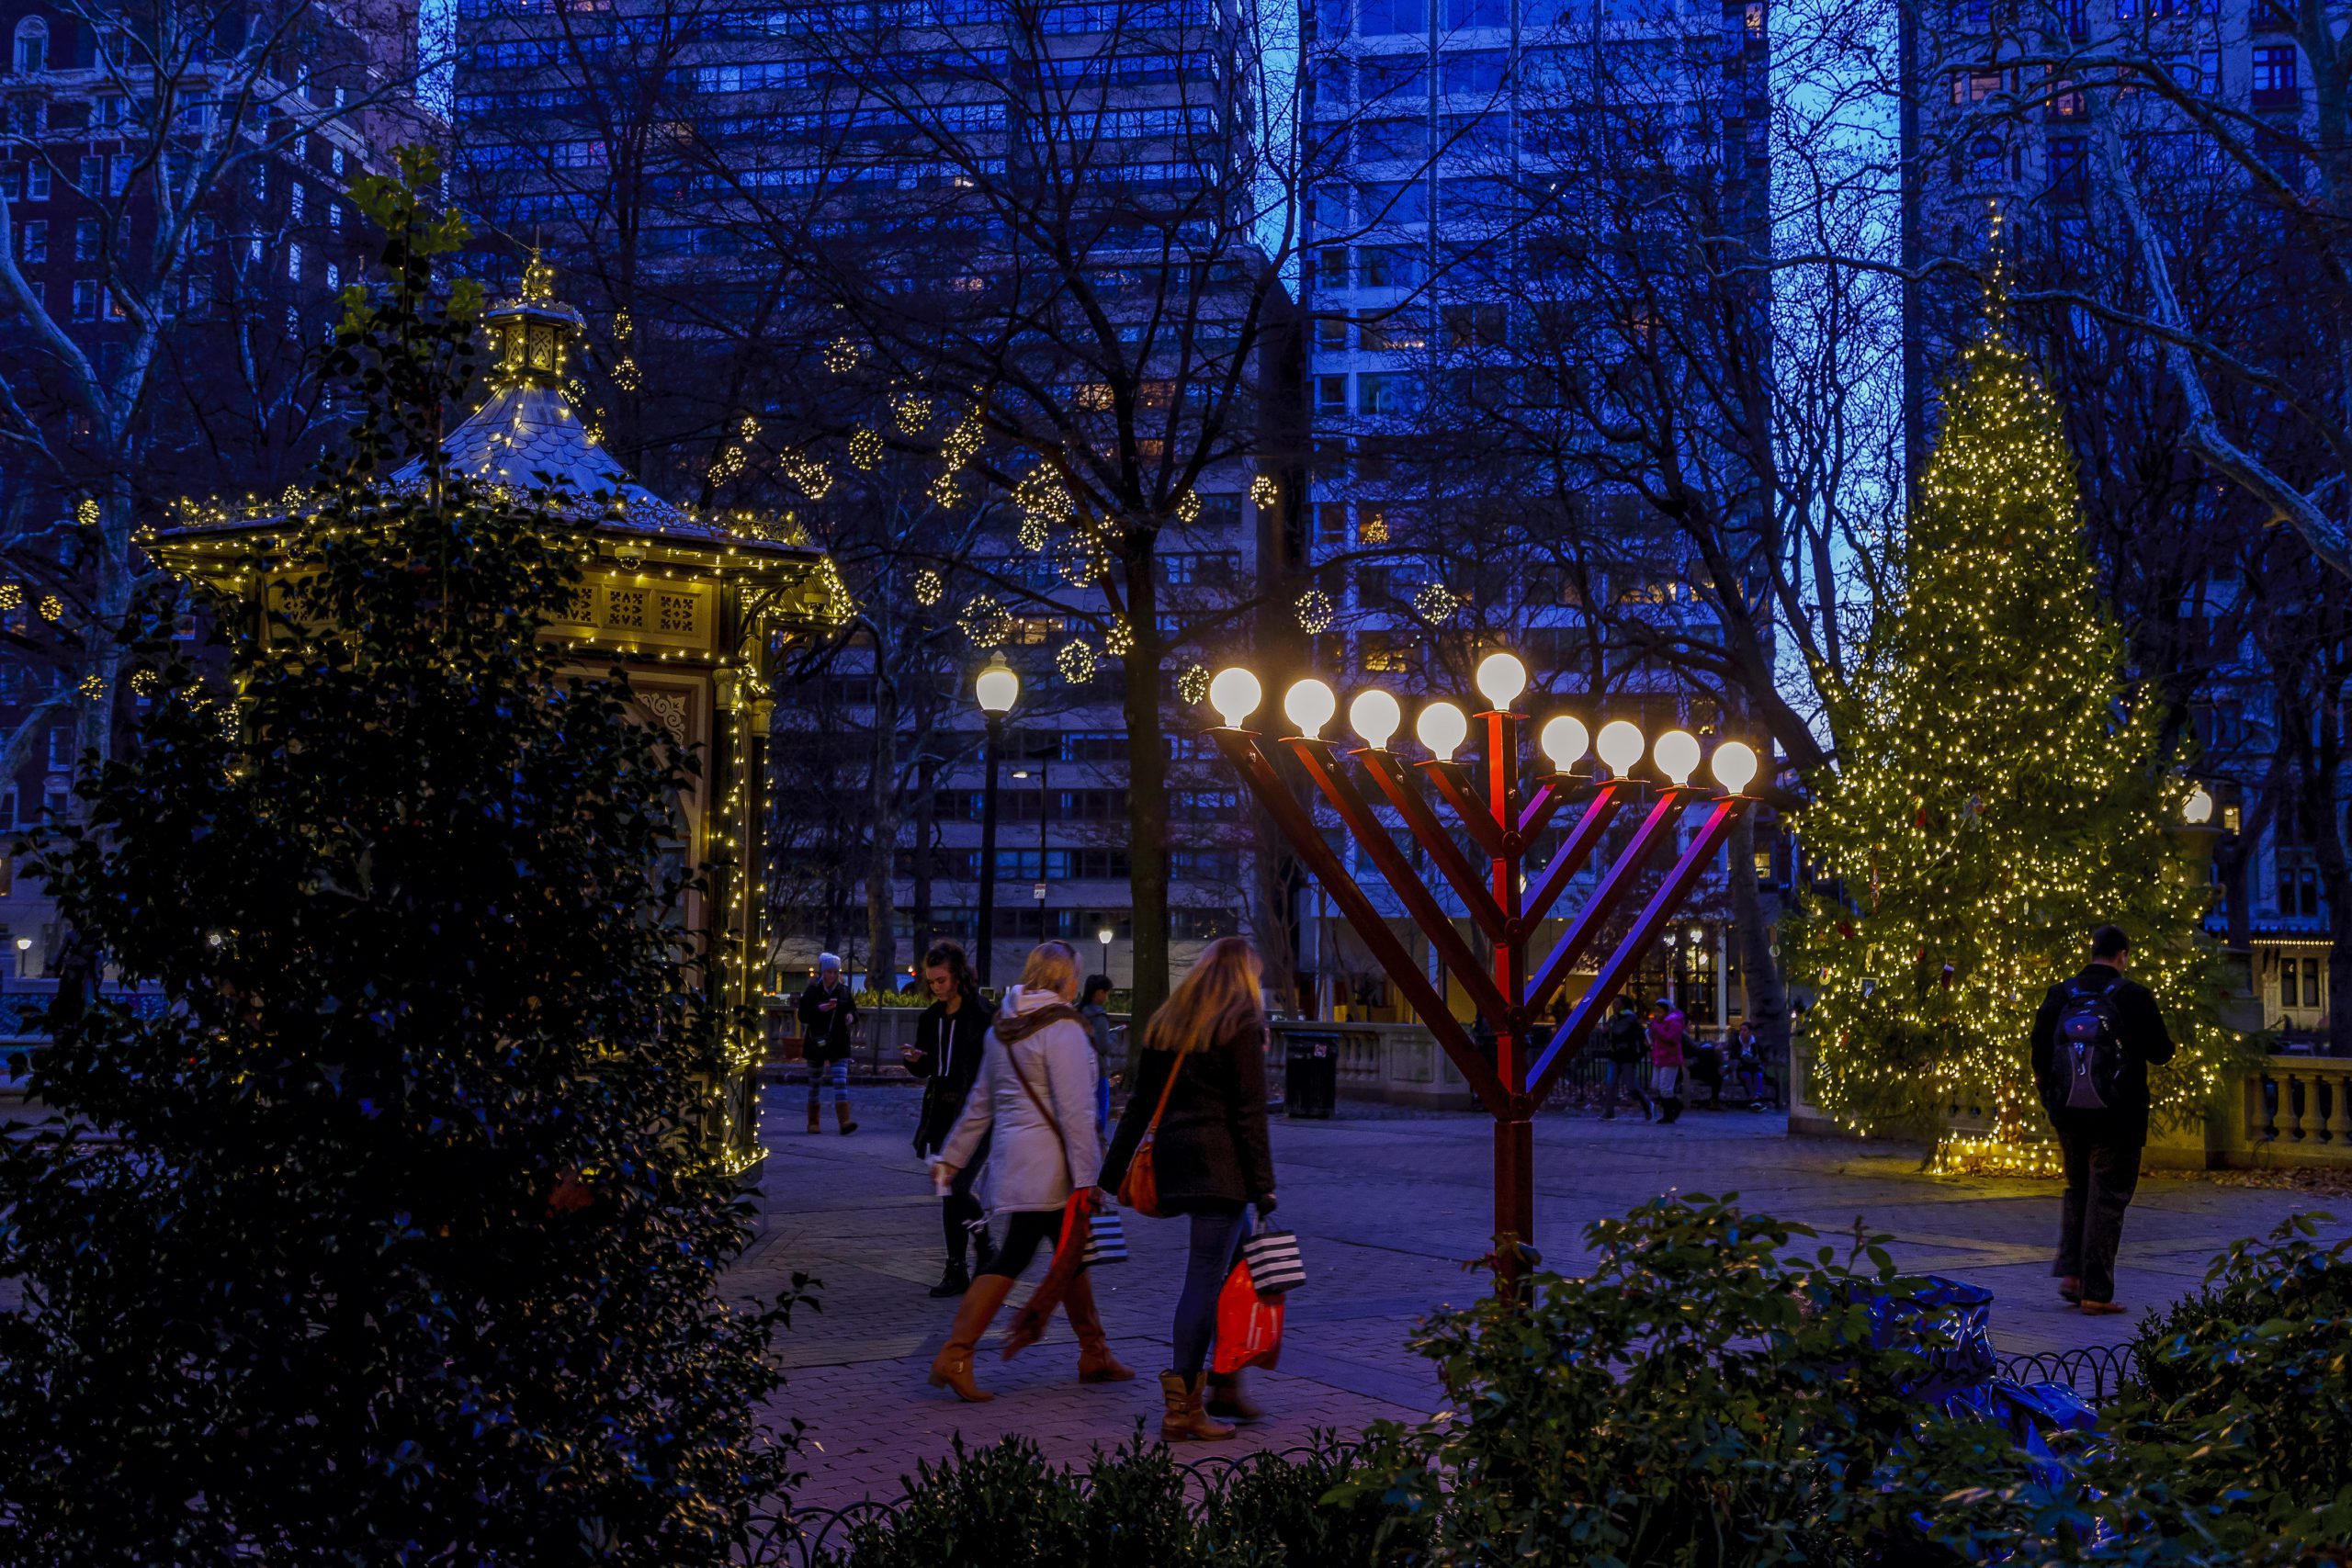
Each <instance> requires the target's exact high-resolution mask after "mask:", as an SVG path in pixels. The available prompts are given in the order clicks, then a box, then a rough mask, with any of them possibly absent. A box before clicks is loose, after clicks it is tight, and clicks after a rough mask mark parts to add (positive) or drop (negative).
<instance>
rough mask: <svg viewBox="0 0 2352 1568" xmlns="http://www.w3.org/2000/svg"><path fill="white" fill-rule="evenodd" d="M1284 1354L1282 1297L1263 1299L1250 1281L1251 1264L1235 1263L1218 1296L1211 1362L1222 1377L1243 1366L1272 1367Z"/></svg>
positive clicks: (1265, 1297)
mask: <svg viewBox="0 0 2352 1568" xmlns="http://www.w3.org/2000/svg"><path fill="white" fill-rule="evenodd" d="M1282 1353H1283V1298H1282V1297H1280V1296H1261V1295H1260V1294H1259V1293H1258V1287H1257V1286H1255V1285H1253V1284H1251V1283H1250V1265H1249V1263H1248V1262H1247V1261H1243V1262H1239V1263H1236V1264H1235V1265H1234V1266H1233V1272H1232V1273H1230V1274H1227V1276H1226V1277H1225V1289H1223V1290H1221V1291H1219V1292H1217V1295H1216V1356H1215V1357H1214V1358H1213V1359H1211V1361H1210V1362H1209V1367H1210V1370H1211V1371H1215V1372H1216V1374H1217V1376H1219V1377H1230V1376H1232V1375H1233V1374H1234V1373H1235V1372H1238V1371H1240V1370H1241V1369H1242V1368H1244V1367H1271V1366H1272V1365H1273V1364H1274V1362H1275V1360H1276V1359H1278V1358H1280V1357H1281V1355H1282Z"/></svg>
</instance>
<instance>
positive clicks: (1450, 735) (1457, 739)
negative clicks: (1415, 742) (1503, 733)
mask: <svg viewBox="0 0 2352 1568" xmlns="http://www.w3.org/2000/svg"><path fill="white" fill-rule="evenodd" d="M1413 733H1414V734H1416V735H1418V736H1419V737H1420V738H1421V744H1422V745H1424V746H1426V747H1428V748H1429V749H1430V752H1431V753H1432V754H1433V755H1434V756H1435V757H1436V758H1437V760H1438V761H1441V762H1451V761H1453V749H1454V748H1455V747H1457V746H1459V745H1461V744H1462V742H1463V741H1464V740H1465V739H1468V738H1469V735H1470V720H1469V719H1468V718H1467V717H1465V716H1464V714H1463V712H1462V710H1461V709H1460V708H1458V707H1455V706H1454V705H1453V704H1452V703H1431V704H1430V705H1429V706H1427V707H1425V708H1423V709H1422V710H1421V716H1420V717H1419V719H1418V720H1417V721H1415V723H1414V725H1413Z"/></svg>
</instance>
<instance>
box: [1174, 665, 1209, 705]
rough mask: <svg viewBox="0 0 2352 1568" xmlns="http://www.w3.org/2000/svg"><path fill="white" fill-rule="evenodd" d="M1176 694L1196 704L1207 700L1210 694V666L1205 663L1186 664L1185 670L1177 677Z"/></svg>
mask: <svg viewBox="0 0 2352 1568" xmlns="http://www.w3.org/2000/svg"><path fill="white" fill-rule="evenodd" d="M1176 694H1177V695H1178V696H1180V697H1182V698H1183V699H1184V700H1185V701H1186V702H1188V703H1192V704H1194V705H1198V704H1200V703H1202V702H1204V701H1206V700H1207V698H1208V694H1209V667H1208V666H1207V665H1205V664H1187V665H1185V666H1184V672H1183V673H1182V674H1181V675H1179V676H1177V677H1176Z"/></svg>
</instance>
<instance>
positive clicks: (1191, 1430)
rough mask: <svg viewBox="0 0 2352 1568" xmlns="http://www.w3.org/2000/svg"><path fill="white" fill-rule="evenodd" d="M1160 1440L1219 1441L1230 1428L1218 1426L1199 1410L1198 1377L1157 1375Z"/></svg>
mask: <svg viewBox="0 0 2352 1568" xmlns="http://www.w3.org/2000/svg"><path fill="white" fill-rule="evenodd" d="M1159 1404H1160V1413H1159V1440H1160V1441H1161V1442H1163V1443H1190V1442H1205V1443H1216V1442H1222V1441H1224V1440H1225V1439H1226V1438H1230V1437H1231V1436H1233V1428H1232V1427H1220V1426H1218V1425H1217V1424H1216V1422H1214V1421H1212V1420H1210V1419H1209V1417H1208V1412H1206V1411H1204V1410H1203V1409H1202V1408H1201V1374H1200V1373H1198V1372H1194V1373H1193V1375H1192V1376H1191V1377H1189V1378H1187V1377H1186V1376H1185V1375H1184V1374H1183V1373H1182V1372H1162V1373H1160V1374H1159Z"/></svg>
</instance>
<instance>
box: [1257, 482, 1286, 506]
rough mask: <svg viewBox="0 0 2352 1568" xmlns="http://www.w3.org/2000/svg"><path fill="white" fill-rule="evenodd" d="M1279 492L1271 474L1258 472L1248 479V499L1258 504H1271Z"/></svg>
mask: <svg viewBox="0 0 2352 1568" xmlns="http://www.w3.org/2000/svg"><path fill="white" fill-rule="evenodd" d="M1281 494H1282V491H1281V490H1280V489H1278V488H1277V487H1276V486H1275V484H1274V478H1273V476H1272V474H1260V475H1259V476H1258V477H1257V478H1256V479H1251V480H1250V501H1251V502H1254V503H1255V504H1257V505H1259V506H1272V504H1273V503H1274V502H1275V501H1276V499H1277V498H1279V497H1280V496H1281Z"/></svg>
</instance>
